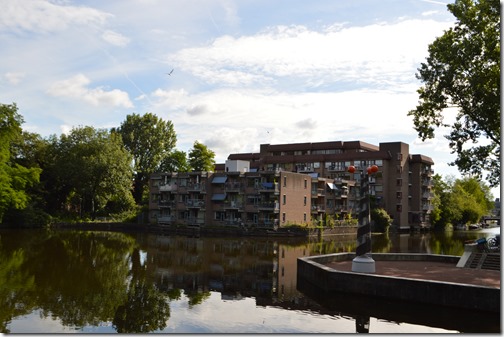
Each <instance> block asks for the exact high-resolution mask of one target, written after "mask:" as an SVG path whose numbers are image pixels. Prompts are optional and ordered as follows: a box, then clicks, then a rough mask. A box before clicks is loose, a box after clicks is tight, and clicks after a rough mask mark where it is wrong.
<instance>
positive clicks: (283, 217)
mask: <svg viewBox="0 0 504 337" xmlns="http://www.w3.org/2000/svg"><path fill="white" fill-rule="evenodd" d="M282 222H285V213H282Z"/></svg>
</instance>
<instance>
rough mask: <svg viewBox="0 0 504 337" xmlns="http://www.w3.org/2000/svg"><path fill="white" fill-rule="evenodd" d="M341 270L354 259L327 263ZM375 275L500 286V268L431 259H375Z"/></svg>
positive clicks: (349, 269)
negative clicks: (474, 267) (466, 266)
mask: <svg viewBox="0 0 504 337" xmlns="http://www.w3.org/2000/svg"><path fill="white" fill-rule="evenodd" d="M326 266H327V267H330V268H332V269H335V270H339V271H347V272H351V271H352V261H351V260H348V261H335V262H330V263H327V264H326ZM375 269H376V271H375V273H374V274H375V275H384V276H393V277H406V278H413V279H420V280H432V281H441V282H453V283H459V284H470V285H477V286H486V287H492V288H499V289H500V284H501V273H500V271H499V270H488V269H472V268H459V267H457V266H456V264H451V263H446V262H430V261H375Z"/></svg>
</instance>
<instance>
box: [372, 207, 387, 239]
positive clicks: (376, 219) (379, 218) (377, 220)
mask: <svg viewBox="0 0 504 337" xmlns="http://www.w3.org/2000/svg"><path fill="white" fill-rule="evenodd" d="M371 223H372V224H373V225H374V226H373V227H374V228H373V229H372V230H373V231H374V232H380V233H388V230H389V228H390V225H391V224H392V218H391V217H390V215H389V214H388V213H387V211H386V210H384V209H383V208H374V209H372V210H371Z"/></svg>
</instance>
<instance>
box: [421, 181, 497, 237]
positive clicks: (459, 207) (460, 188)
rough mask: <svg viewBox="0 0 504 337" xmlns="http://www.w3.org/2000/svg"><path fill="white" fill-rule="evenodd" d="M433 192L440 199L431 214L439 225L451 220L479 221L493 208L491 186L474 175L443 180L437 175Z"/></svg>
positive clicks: (443, 225) (455, 221)
mask: <svg viewBox="0 0 504 337" xmlns="http://www.w3.org/2000/svg"><path fill="white" fill-rule="evenodd" d="M433 192H434V195H435V200H436V202H435V203H434V211H433V214H432V215H431V221H432V225H433V226H434V228H435V229H444V228H445V227H446V226H447V225H448V224H457V223H463V224H466V223H476V222H478V221H480V219H481V217H482V216H484V215H486V214H487V213H488V212H489V211H490V210H491V209H492V208H493V202H492V199H493V196H492V195H491V193H490V188H489V187H488V186H487V185H485V184H484V183H482V182H480V181H479V180H478V179H476V178H474V177H469V178H463V179H453V177H449V178H448V179H447V181H443V180H442V179H441V176H439V175H435V176H434V185H433Z"/></svg>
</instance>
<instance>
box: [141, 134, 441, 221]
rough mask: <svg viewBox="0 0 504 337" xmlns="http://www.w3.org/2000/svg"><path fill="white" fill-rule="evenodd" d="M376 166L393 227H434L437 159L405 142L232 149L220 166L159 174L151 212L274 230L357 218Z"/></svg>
mask: <svg viewBox="0 0 504 337" xmlns="http://www.w3.org/2000/svg"><path fill="white" fill-rule="evenodd" d="M351 165H352V166H355V167H356V168H357V170H356V171H355V172H354V173H350V172H348V167H349V166H351ZM370 165H377V166H378V169H379V170H378V172H377V173H376V174H374V175H373V176H372V177H370V187H369V194H370V195H371V196H372V197H373V199H374V202H376V203H377V204H378V205H379V206H380V207H383V208H384V209H385V210H386V211H387V212H388V213H389V214H390V216H391V217H392V218H393V224H392V225H393V226H394V227H396V228H397V229H399V230H404V229H407V230H409V229H410V228H412V227H416V228H423V227H429V226H430V222H429V214H430V211H431V209H432V206H431V200H432V193H431V185H432V181H431V178H432V175H433V170H432V165H434V162H433V161H432V159H431V158H429V157H427V156H424V155H420V154H410V153H409V146H408V144H405V143H402V142H391V143H380V144H379V146H376V145H372V144H368V143H365V142H361V141H350V142H343V141H334V142H319V143H296V144H277V145H270V144H261V146H260V152H259V153H236V154H230V155H229V156H228V160H227V161H226V163H224V164H218V165H216V167H215V172H189V173H177V172H170V173H156V174H154V175H152V176H151V179H150V204H149V210H150V212H149V213H150V215H149V216H150V219H151V222H153V223H160V224H175V223H176V224H185V225H194V226H243V227H246V228H250V227H255V228H267V229H274V228H277V227H279V226H284V225H286V224H288V223H313V222H314V221H319V222H322V223H326V222H327V219H328V218H330V219H343V218H344V217H345V216H347V215H348V214H350V215H351V216H353V217H354V218H355V217H356V216H357V214H358V212H359V200H360V198H361V196H360V181H361V176H362V175H361V173H362V172H366V168H367V167H368V166H370Z"/></svg>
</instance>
